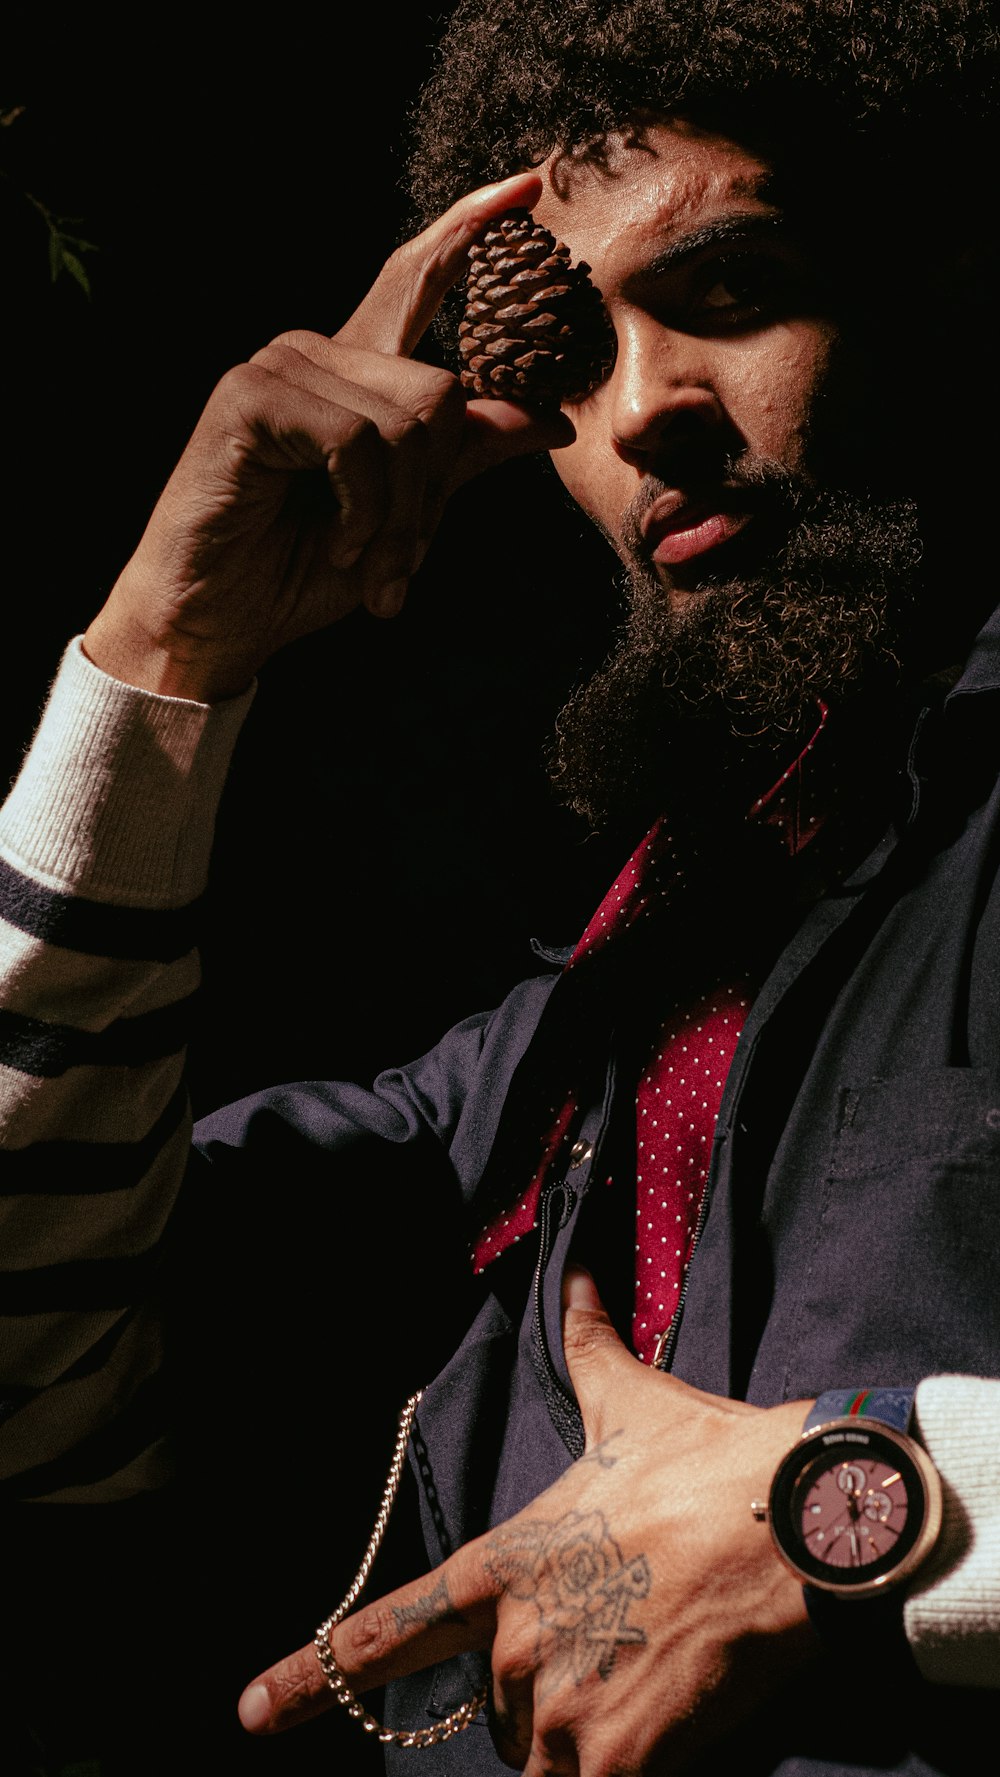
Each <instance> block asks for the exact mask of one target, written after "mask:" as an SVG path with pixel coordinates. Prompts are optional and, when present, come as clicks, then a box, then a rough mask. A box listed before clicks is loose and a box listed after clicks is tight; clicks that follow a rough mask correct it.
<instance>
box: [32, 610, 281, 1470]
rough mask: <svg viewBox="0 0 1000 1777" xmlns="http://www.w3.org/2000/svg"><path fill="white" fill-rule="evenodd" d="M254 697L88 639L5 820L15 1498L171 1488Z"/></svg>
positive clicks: (56, 691) (62, 681)
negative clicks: (197, 1006)
mask: <svg viewBox="0 0 1000 1777" xmlns="http://www.w3.org/2000/svg"><path fill="white" fill-rule="evenodd" d="M251 695H252V694H251V693H249V692H248V693H246V694H245V695H244V696H243V697H240V698H236V699H233V700H232V701H231V702H229V703H226V704H223V705H220V706H217V707H214V708H210V707H209V706H207V705H202V704H196V703H189V702H185V701H183V700H181V699H178V698H169V697H158V696H155V695H153V694H150V693H146V692H142V691H137V690H135V689H133V688H132V687H130V686H127V685H123V684H120V683H119V682H118V681H116V680H113V679H110V678H108V677H107V676H106V675H105V674H104V673H101V672H99V671H98V670H97V668H96V667H94V666H93V665H92V664H91V663H90V662H89V661H88V660H87V658H86V656H85V655H84V653H83V651H82V648H81V646H80V643H79V641H77V642H75V643H73V644H72V645H71V647H70V648H69V650H68V651H67V654H66V656H65V657H64V660H63V662H62V665H61V667H60V670H59V674H58V676H57V678H56V681H55V684H54V686H53V689H52V693H51V696H50V698H49V702H48V705H47V708H46V711H45V714H44V717H43V720H42V723H41V726H40V728H39V731H38V734H37V736H36V738H35V741H34V744H33V746H32V747H31V750H30V751H29V753H28V755H27V757H26V759H25V761H24V764H23V767H22V769H21V772H20V774H19V776H18V779H17V781H16V783H15V785H14V788H13V790H12V791H11V794H10V796H9V797H8V799H7V801H6V803H5V804H4V806H3V808H2V809H0V1127H2V1142H0V1497H3V1496H6V1497H8V1498H21V1499H31V1500H39V1499H45V1500H60V1501H70V1502H78V1501H79V1502H82V1501H86V1500H95V1501H110V1500H116V1499H122V1498H126V1497H129V1496H131V1495H134V1494H137V1493H141V1492H143V1491H146V1490H148V1489H149V1488H151V1487H155V1486H157V1485H160V1484H161V1483H162V1481H163V1479H164V1478H165V1476H166V1474H167V1472H168V1469H169V1463H168V1452H167V1448H166V1444H165V1442H164V1431H163V1415H162V1411H161V1402H160V1380H159V1375H160V1364H161V1325H160V1316H159V1313H158V1304H157V1287H158V1259H159V1255H160V1252H161V1249H162V1242H163V1237H164V1232H165V1229H166V1227H167V1223H168V1220H169V1217H170V1213H171V1209H172V1206H173V1204H174V1201H175V1198H176V1194H177V1191H178V1189H179V1186H180V1182H181V1180H182V1178H183V1175H184V1171H185V1167H186V1163H187V1155H188V1149H189V1143H190V1115H189V1110H188V1104H187V1098H186V1094H185V1088H184V1080H183V1053H184V1044H185V1037H186V1033H187V1030H188V1027H189V1024H190V1020H191V1016H192V1010H193V1007H194V1003H195V998H196V994H197V988H198V979H199V965H198V956H197V951H196V948H195V937H196V929H197V924H198V903H199V897H200V896H201V894H202V893H203V890H204V886H205V880H206V875H207V868H208V859H209V854H210V849H211V842H212V834H213V828H214V820H215V813H216V808H217V805H218V798H219V795H220V793H221V788H222V785H223V783H224V780H225V775H226V770H227V767H228V764H229V759H230V756H231V753H232V748H233V745H234V744H235V740H236V737H237V735H238V733H239V729H240V726H241V724H242V721H243V717H244V715H245V713H246V710H247V708H248V707H249V703H250V700H251Z"/></svg>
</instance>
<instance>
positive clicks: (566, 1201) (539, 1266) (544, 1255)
mask: <svg viewBox="0 0 1000 1777" xmlns="http://www.w3.org/2000/svg"><path fill="white" fill-rule="evenodd" d="M557 1196H558V1197H560V1198H561V1199H562V1209H561V1211H560V1221H561V1220H562V1218H563V1217H564V1216H567V1215H569V1213H570V1212H571V1210H572V1209H573V1208H574V1206H575V1204H576V1193H575V1191H573V1190H572V1189H571V1188H570V1186H569V1185H568V1184H567V1183H566V1181H565V1179H559V1180H557V1181H554V1182H553V1183H552V1184H551V1185H550V1186H549V1187H548V1189H547V1191H546V1193H545V1195H544V1197H543V1198H542V1227H541V1241H540V1244H539V1248H538V1261H537V1263H536V1265H535V1278H534V1283H533V1285H532V1292H533V1295H534V1318H535V1339H536V1342H537V1344H538V1349H539V1351H540V1352H541V1354H542V1358H543V1359H544V1362H545V1367H546V1369H547V1371H548V1373H549V1376H550V1377H551V1379H552V1384H553V1387H555V1388H557V1389H558V1390H559V1393H560V1394H561V1395H563V1396H564V1398H565V1399H566V1400H567V1401H572V1396H571V1395H570V1394H568V1393H567V1390H566V1387H565V1384H564V1383H563V1381H562V1379H561V1377H560V1376H559V1375H558V1373H557V1371H556V1368H555V1365H554V1364H553V1362H552V1359H551V1357H550V1356H549V1347H548V1342H547V1340H546V1338H545V1329H544V1323H543V1320H542V1274H543V1272H544V1270H545V1265H546V1262H547V1260H548V1257H549V1250H550V1247H551V1243H552V1212H553V1208H554V1205H555V1200H556V1197H557Z"/></svg>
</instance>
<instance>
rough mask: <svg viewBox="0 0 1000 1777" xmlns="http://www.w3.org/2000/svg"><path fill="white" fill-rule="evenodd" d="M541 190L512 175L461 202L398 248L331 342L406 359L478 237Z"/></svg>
mask: <svg viewBox="0 0 1000 1777" xmlns="http://www.w3.org/2000/svg"><path fill="white" fill-rule="evenodd" d="M541 190H542V181H541V179H540V178H539V176H538V174H537V173H515V174H514V176H513V178H511V179H502V180H501V181H500V183H499V184H497V185H484V186H482V187H481V189H480V190H479V191H472V192H469V193H468V195H467V196H466V197H462V198H459V200H458V203H457V204H452V207H451V209H450V210H446V211H445V213H444V215H443V216H439V217H438V218H437V220H436V221H435V222H432V223H431V225H430V227H429V228H425V229H424V231H423V233H422V234H418V235H415V236H414V237H413V239H412V240H410V241H405V242H404V243H403V245H402V246H401V247H397V248H396V251H395V253H393V254H392V256H391V257H390V258H389V259H388V260H387V261H386V263H385V265H384V266H383V268H382V270H381V272H380V273H379V275H378V277H377V278H376V280H375V282H374V284H373V285H372V287H371V289H370V290H369V292H368V294H367V296H366V297H365V298H364V299H363V301H362V302H361V303H360V304H359V306H358V307H357V308H356V309H355V311H354V313H353V315H352V316H351V318H350V320H349V321H347V322H346V323H345V325H344V326H343V327H341V329H340V331H339V332H338V333H335V334H334V335H333V337H334V339H335V340H337V341H338V342H340V343H341V344H343V345H350V346H358V347H360V348H361V349H362V350H363V351H367V352H384V353H387V354H389V355H390V356H392V357H403V358H408V357H409V355H410V353H411V352H412V351H413V350H414V348H415V347H416V346H417V345H418V344H419V342H420V340H421V339H422V337H423V335H424V334H425V333H426V331H427V329H428V327H429V326H430V324H431V322H432V321H433V319H434V316H435V315H436V314H437V311H438V309H439V308H440V306H441V303H442V302H443V300H444V297H445V295H446V294H447V292H448V291H449V290H450V289H451V286H452V284H455V283H457V282H458V279H459V278H460V277H461V275H462V273H463V271H464V270H465V269H466V263H467V256H468V251H469V248H470V247H471V245H472V243H473V241H474V240H475V239H476V236H477V235H478V234H480V233H481V231H482V230H483V229H484V228H485V227H486V224H487V223H488V222H490V221H491V220H492V219H493V217H494V216H502V215H503V214H504V212H505V211H506V210H515V209H530V208H531V205H532V204H534V203H537V201H538V199H539V197H540V196H541Z"/></svg>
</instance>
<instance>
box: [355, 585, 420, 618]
mask: <svg viewBox="0 0 1000 1777" xmlns="http://www.w3.org/2000/svg"><path fill="white" fill-rule="evenodd" d="M409 584H410V583H409V581H408V580H394V581H393V582H392V585H391V586H379V587H377V588H376V590H375V591H374V592H373V593H371V594H370V596H369V597H368V598H367V599H366V600H365V603H366V604H367V606H368V609H369V611H371V612H372V614H373V615H374V616H375V617H395V615H396V613H397V611H399V610H401V609H402V606H403V600H404V599H405V597H406V589H407V587H408V586H409Z"/></svg>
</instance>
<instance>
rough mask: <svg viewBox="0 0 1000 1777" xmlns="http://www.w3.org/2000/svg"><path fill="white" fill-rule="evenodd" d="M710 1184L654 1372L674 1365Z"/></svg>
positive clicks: (657, 1351) (658, 1343)
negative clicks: (675, 1304)
mask: <svg viewBox="0 0 1000 1777" xmlns="http://www.w3.org/2000/svg"><path fill="white" fill-rule="evenodd" d="M709 1182H710V1181H709V1180H708V1179H706V1180H705V1189H704V1190H703V1191H702V1194H701V1202H700V1203H699V1205H698V1216H697V1219H696V1221H695V1225H694V1235H693V1237H692V1240H691V1251H690V1253H689V1254H688V1262H687V1268H686V1270H685V1272H684V1281H683V1283H682V1284H681V1287H680V1293H679V1295H678V1297H677V1307H676V1308H675V1309H674V1312H673V1316H672V1318H671V1321H670V1325H669V1326H668V1327H666V1328H665V1329H664V1331H663V1332H662V1333H661V1334H660V1335H659V1337H658V1339H657V1341H656V1344H655V1346H654V1347H653V1364H652V1367H653V1369H654V1370H669V1368H670V1366H671V1364H672V1363H673V1359H674V1347H675V1346H676V1344H677V1337H678V1334H679V1333H680V1329H681V1317H682V1316H683V1313H684V1299H685V1297H686V1295H687V1293H688V1279H689V1278H690V1276H691V1266H692V1265H693V1264H694V1255H695V1253H696V1251H697V1248H698V1242H699V1240H700V1239H701V1231H702V1229H703V1228H704V1226H705V1222H706V1220H707V1218H708V1201H709V1190H708V1187H709Z"/></svg>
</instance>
